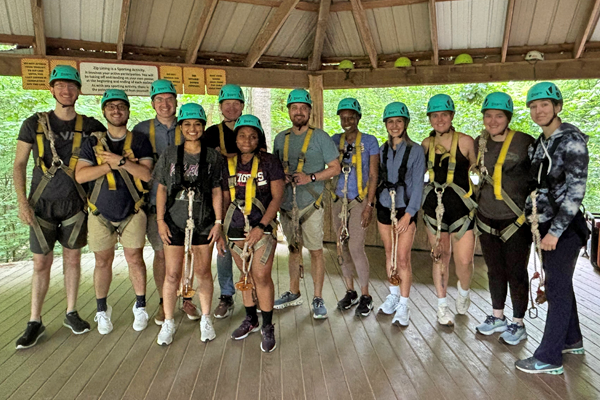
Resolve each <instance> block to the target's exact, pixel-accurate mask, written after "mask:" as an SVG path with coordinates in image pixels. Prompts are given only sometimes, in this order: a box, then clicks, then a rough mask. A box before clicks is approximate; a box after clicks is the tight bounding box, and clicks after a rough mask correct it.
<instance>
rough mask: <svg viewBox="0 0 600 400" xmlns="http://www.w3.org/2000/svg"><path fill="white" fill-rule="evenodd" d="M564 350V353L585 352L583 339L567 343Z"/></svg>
mask: <svg viewBox="0 0 600 400" xmlns="http://www.w3.org/2000/svg"><path fill="white" fill-rule="evenodd" d="M562 352H563V354H584V353H585V350H584V348H583V339H582V340H580V341H579V342H577V343H573V344H566V345H565V348H564V349H563V350H562Z"/></svg>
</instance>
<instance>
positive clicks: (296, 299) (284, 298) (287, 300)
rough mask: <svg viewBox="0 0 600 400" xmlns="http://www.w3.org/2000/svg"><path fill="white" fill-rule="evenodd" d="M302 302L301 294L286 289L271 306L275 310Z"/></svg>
mask: <svg viewBox="0 0 600 400" xmlns="http://www.w3.org/2000/svg"><path fill="white" fill-rule="evenodd" d="M302 302H303V299H302V295H301V294H300V293H298V294H294V293H292V292H290V291H287V292H285V293H283V294H282V295H281V297H280V298H278V299H277V300H275V304H274V305H273V308H274V309H276V310H281V309H284V308H286V307H291V306H299V305H300V304H302Z"/></svg>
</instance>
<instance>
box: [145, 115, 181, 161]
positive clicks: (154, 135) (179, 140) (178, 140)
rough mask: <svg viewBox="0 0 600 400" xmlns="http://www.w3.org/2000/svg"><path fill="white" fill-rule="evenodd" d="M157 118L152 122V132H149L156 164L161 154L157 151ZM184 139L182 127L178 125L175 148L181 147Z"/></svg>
mask: <svg viewBox="0 0 600 400" xmlns="http://www.w3.org/2000/svg"><path fill="white" fill-rule="evenodd" d="M155 124H156V118H155V119H152V120H150V131H149V137H150V144H152V153H153V157H154V162H155V163H156V162H157V161H158V158H159V154H158V151H157V150H156V126H155ZM182 139H183V134H182V133H181V127H180V126H179V125H177V127H176V128H175V146H179V145H180V144H181V142H182Z"/></svg>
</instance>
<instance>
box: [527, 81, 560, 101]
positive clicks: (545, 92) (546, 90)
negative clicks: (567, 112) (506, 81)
mask: <svg viewBox="0 0 600 400" xmlns="http://www.w3.org/2000/svg"><path fill="white" fill-rule="evenodd" d="M543 99H549V100H555V101H557V102H558V103H560V104H562V102H563V97H562V93H561V92H560V90H559V89H558V87H557V86H556V85H555V84H554V83H552V82H540V83H536V84H535V85H533V86H532V87H531V89H529V91H528V92H527V101H526V104H527V107H529V105H530V104H531V102H532V101H534V100H543Z"/></svg>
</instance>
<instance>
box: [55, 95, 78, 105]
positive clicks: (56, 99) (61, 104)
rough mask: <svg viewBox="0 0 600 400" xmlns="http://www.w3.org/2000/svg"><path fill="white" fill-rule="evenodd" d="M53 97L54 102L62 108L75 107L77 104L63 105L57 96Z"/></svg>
mask: <svg viewBox="0 0 600 400" xmlns="http://www.w3.org/2000/svg"><path fill="white" fill-rule="evenodd" d="M52 97H54V100H56V102H57V103H58V104H60V105H61V106H62V108H69V107H75V103H73V104H71V105H70V106H69V105H64V104H63V103H61V102H60V101H58V99H57V98H56V95H52Z"/></svg>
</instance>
